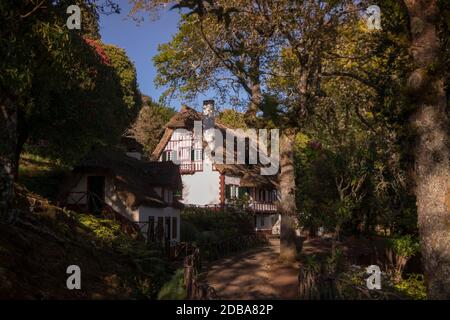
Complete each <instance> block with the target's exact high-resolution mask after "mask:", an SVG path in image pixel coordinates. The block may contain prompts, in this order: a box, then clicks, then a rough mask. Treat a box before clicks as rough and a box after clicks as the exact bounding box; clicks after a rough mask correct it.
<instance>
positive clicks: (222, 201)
mask: <svg viewBox="0 0 450 320" xmlns="http://www.w3.org/2000/svg"><path fill="white" fill-rule="evenodd" d="M219 190H220V204H221V206H225V175H224V174H221V175H220V187H219Z"/></svg>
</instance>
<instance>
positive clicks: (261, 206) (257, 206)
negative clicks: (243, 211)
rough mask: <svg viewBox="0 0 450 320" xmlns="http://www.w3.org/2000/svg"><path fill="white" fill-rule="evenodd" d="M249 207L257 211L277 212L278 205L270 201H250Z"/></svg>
mask: <svg viewBox="0 0 450 320" xmlns="http://www.w3.org/2000/svg"><path fill="white" fill-rule="evenodd" d="M248 208H249V209H250V210H252V211H255V212H277V205H276V204H275V203H270V202H259V201H255V202H252V203H249V205H248Z"/></svg>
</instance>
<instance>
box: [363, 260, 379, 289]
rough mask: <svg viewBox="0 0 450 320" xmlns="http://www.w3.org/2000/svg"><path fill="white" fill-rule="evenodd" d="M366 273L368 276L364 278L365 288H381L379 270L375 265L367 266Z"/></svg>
mask: <svg viewBox="0 0 450 320" xmlns="http://www.w3.org/2000/svg"><path fill="white" fill-rule="evenodd" d="M366 273H368V274H369V277H368V278H367V280H366V284H367V289H369V290H380V289H381V270H380V267H379V266H377V265H371V266H368V267H367V269H366Z"/></svg>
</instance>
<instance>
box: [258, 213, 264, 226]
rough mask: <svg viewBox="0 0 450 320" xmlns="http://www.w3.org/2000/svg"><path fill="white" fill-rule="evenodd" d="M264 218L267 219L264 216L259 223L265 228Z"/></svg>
mask: <svg viewBox="0 0 450 320" xmlns="http://www.w3.org/2000/svg"><path fill="white" fill-rule="evenodd" d="M264 218H265V217H264V216H262V217H261V218H260V220H259V221H260V222H261V227H264Z"/></svg>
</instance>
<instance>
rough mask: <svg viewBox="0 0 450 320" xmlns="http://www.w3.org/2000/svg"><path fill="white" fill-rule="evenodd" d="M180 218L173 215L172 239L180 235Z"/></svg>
mask: <svg viewBox="0 0 450 320" xmlns="http://www.w3.org/2000/svg"><path fill="white" fill-rule="evenodd" d="M177 223H178V219H177V217H172V239H177V237H178V224H177Z"/></svg>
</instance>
